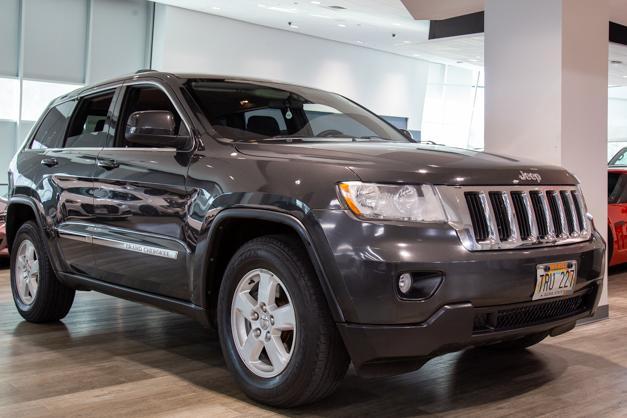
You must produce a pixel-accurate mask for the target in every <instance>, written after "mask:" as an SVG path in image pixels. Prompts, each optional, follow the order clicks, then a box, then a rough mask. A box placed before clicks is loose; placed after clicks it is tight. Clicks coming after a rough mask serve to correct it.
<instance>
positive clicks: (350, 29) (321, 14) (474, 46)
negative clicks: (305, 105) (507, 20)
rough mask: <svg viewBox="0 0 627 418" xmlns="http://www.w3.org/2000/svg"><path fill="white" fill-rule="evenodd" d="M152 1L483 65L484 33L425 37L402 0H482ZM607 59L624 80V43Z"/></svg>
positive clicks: (436, 1) (446, 10)
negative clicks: (429, 39)
mask: <svg viewBox="0 0 627 418" xmlns="http://www.w3.org/2000/svg"><path fill="white" fill-rule="evenodd" d="M155 1H157V2H158V3H164V4H169V5H173V6H178V7H183V8H187V9H191V10H197V11H202V12H206V13H210V14H214V15H219V16H224V17H228V18H232V19H237V20H241V21H245V22H250V23H254V24H259V25H264V26H269V27H273V28H277V29H283V30H288V31H293V32H297V33H302V34H305V35H311V36H316V37H320V38H326V39H330V40H334V41H338V42H343V43H348V44H353V45H359V46H362V47H366V48H373V49H377V50H381V51H386V52H391V53H394V54H399V55H404V56H407V57H411V58H419V59H425V60H429V61H434V62H441V63H446V64H453V65H458V66H462V67H467V68H474V69H478V68H483V57H484V54H483V44H484V35H483V34H475V35H467V36H458V37H452V38H444V39H437V40H431V41H428V33H429V21H428V20H414V18H413V17H412V16H411V15H410V13H409V11H408V10H407V9H406V8H405V6H404V5H403V3H406V4H408V6H409V7H410V8H412V13H417V11H420V12H425V10H427V9H428V11H429V13H426V12H425V14H424V16H423V17H428V16H431V15H434V14H435V15H436V16H437V17H446V15H449V14H452V13H453V14H454V13H455V12H456V11H457V12H459V11H460V10H461V11H462V12H464V13H465V12H472V11H476V10H480V9H481V8H482V7H483V3H484V0H446V1H443V0H319V1H316V0H313V1H312V0H298V1H295V0H237V1H233V0H155ZM610 4H611V11H612V20H613V21H615V22H619V23H624V24H627V7H626V6H625V0H610ZM421 7H422V9H420V8H421ZM468 8H470V9H468ZM467 9H468V10H467ZM609 59H610V62H611V61H617V62H619V63H615V64H610V66H609V67H610V70H609V84H610V85H616V86H625V85H627V46H623V45H618V44H610V58H609Z"/></svg>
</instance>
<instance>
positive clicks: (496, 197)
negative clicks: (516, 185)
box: [489, 192, 512, 241]
mask: <svg viewBox="0 0 627 418" xmlns="http://www.w3.org/2000/svg"><path fill="white" fill-rule="evenodd" d="M489 195H490V202H491V203H492V209H493V210H494V218H495V219H496V228H497V230H498V232H499V239H500V240H501V241H507V240H508V239H509V237H511V236H512V227H511V225H510V224H509V217H510V215H509V208H508V207H507V204H506V201H505V199H506V197H507V195H504V194H503V193H501V192H490V193H489Z"/></svg>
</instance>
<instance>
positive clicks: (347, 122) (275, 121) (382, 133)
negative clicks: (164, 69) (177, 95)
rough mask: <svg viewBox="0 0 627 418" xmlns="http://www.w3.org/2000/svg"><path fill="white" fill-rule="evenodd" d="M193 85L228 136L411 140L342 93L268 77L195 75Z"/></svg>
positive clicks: (212, 118)
mask: <svg viewBox="0 0 627 418" xmlns="http://www.w3.org/2000/svg"><path fill="white" fill-rule="evenodd" d="M187 85H188V86H189V89H190V91H191V93H192V96H193V97H194V99H195V100H196V102H197V104H198V105H199V106H200V108H201V109H202V111H203V112H204V113H205V115H206V116H207V119H209V122H210V123H211V125H212V126H213V128H214V129H215V130H216V131H217V132H218V134H220V135H221V136H222V137H224V138H229V139H234V140H237V141H263V140H273V139H274V140H280V139H281V138H292V139H291V140H294V139H298V140H299V141H353V140H363V141H367V140H376V141H379V140H393V141H399V142H407V139H406V138H405V137H404V136H402V135H401V134H400V132H398V131H397V130H396V129H394V128H393V127H392V126H390V125H389V124H387V123H386V122H385V121H383V120H382V119H380V118H378V117H377V116H375V115H374V114H372V113H371V112H369V111H367V110H366V109H364V108H362V107H360V106H359V105H356V104H355V103H353V102H351V101H350V100H348V99H346V98H344V97H342V96H340V95H338V94H333V93H328V92H324V91H320V90H315V89H309V88H306V87H299V86H289V85H283V84H276V83H266V82H263V83H254V84H253V83H250V82H244V81H242V82H240V81H220V80H191V81H189V82H188V83H187Z"/></svg>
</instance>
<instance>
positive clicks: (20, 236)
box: [11, 222, 48, 319]
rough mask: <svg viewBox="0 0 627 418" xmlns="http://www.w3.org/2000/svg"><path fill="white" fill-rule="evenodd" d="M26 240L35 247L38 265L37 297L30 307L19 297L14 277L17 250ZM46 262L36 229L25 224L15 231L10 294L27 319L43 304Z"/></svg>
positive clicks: (46, 279)
mask: <svg viewBox="0 0 627 418" xmlns="http://www.w3.org/2000/svg"><path fill="white" fill-rule="evenodd" d="M26 239H28V240H29V241H30V242H32V243H33V245H34V246H35V251H36V252H37V261H38V263H39V286H38V288H37V295H36V296H35V300H34V301H33V303H31V304H30V305H28V304H26V303H24V302H23V301H22V299H21V298H20V295H19V293H18V291H17V282H16V279H17V278H16V276H15V265H16V258H17V250H18V248H20V245H21V244H22V242H24V241H25V240H26ZM47 261H48V259H47V256H46V253H45V248H43V244H42V242H41V238H40V237H39V234H38V232H37V229H36V228H35V227H34V226H33V225H32V223H31V222H27V223H25V224H24V225H22V226H21V227H20V229H19V230H18V231H17V235H16V237H15V240H14V242H13V248H12V250H11V292H12V293H13V301H14V302H15V306H16V307H17V309H18V310H19V311H20V313H22V315H23V316H25V317H28V316H29V313H31V312H33V311H36V310H37V309H38V307H39V305H41V304H42V303H44V302H45V301H42V299H43V297H42V295H45V294H46V287H47V282H48V277H47V269H46V263H47ZM27 319H28V318H27Z"/></svg>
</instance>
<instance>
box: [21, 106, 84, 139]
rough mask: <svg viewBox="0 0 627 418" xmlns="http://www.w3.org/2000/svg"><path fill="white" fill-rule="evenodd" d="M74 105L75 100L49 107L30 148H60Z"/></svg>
mask: <svg viewBox="0 0 627 418" xmlns="http://www.w3.org/2000/svg"><path fill="white" fill-rule="evenodd" d="M75 106H76V102H75V101H70V102H65V103H62V104H60V105H58V106H55V107H53V108H51V109H50V110H49V111H48V113H46V116H45V117H44V119H43V120H42V121H41V125H40V126H39V129H37V132H36V133H35V135H34V136H33V142H32V143H31V146H30V147H31V148H32V149H45V148H61V147H62V146H63V135H65V129H66V128H67V124H68V121H69V120H70V116H72V111H73V110H74V107H75Z"/></svg>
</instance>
